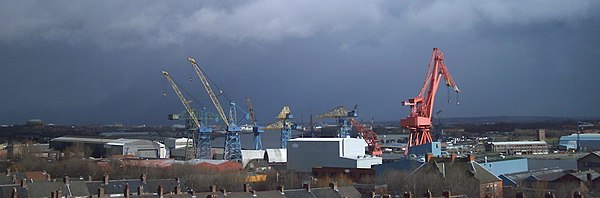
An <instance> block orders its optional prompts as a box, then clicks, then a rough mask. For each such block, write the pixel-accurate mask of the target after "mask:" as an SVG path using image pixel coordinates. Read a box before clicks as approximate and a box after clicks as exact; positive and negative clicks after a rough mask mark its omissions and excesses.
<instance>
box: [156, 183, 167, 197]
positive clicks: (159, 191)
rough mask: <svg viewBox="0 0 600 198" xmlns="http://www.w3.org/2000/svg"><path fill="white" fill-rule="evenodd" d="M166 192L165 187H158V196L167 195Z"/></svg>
mask: <svg viewBox="0 0 600 198" xmlns="http://www.w3.org/2000/svg"><path fill="white" fill-rule="evenodd" d="M164 192H165V190H164V189H163V186H162V185H158V192H157V194H158V196H161V195H163V194H165V193H164Z"/></svg>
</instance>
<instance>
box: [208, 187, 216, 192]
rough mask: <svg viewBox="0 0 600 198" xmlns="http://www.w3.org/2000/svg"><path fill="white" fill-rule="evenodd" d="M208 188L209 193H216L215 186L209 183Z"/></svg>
mask: <svg viewBox="0 0 600 198" xmlns="http://www.w3.org/2000/svg"><path fill="white" fill-rule="evenodd" d="M209 190H210V192H211V193H216V192H217V186H215V185H210V189H209Z"/></svg>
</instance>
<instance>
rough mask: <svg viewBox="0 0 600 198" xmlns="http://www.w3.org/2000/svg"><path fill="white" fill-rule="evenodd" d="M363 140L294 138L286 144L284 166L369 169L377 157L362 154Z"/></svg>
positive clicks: (363, 152)
mask: <svg viewBox="0 0 600 198" xmlns="http://www.w3.org/2000/svg"><path fill="white" fill-rule="evenodd" d="M365 147H366V142H365V141H364V140H362V139H356V138H297V139H292V140H290V142H289V143H288V148H287V152H288V153H287V168H288V169H291V170H296V171H300V172H311V171H312V168H314V167H332V168H371V165H374V164H381V161H382V159H381V158H380V157H372V156H368V155H365Z"/></svg>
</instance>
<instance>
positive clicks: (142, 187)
mask: <svg viewBox="0 0 600 198" xmlns="http://www.w3.org/2000/svg"><path fill="white" fill-rule="evenodd" d="M137 194H138V195H143V194H144V186H138V188H137Z"/></svg>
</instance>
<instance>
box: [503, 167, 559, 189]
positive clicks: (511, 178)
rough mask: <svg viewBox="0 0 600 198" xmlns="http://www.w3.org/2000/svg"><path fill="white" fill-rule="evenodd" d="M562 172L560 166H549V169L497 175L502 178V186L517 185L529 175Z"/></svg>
mask: <svg viewBox="0 0 600 198" xmlns="http://www.w3.org/2000/svg"><path fill="white" fill-rule="evenodd" d="M557 172H563V169H560V168H551V169H547V168H546V169H540V170H532V171H525V172H518V173H511V174H502V175H500V176H499V177H500V178H502V185H504V186H509V185H510V186H515V187H516V186H519V184H520V183H521V182H522V181H523V180H524V179H526V178H528V177H530V176H537V175H544V174H549V173H557Z"/></svg>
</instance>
